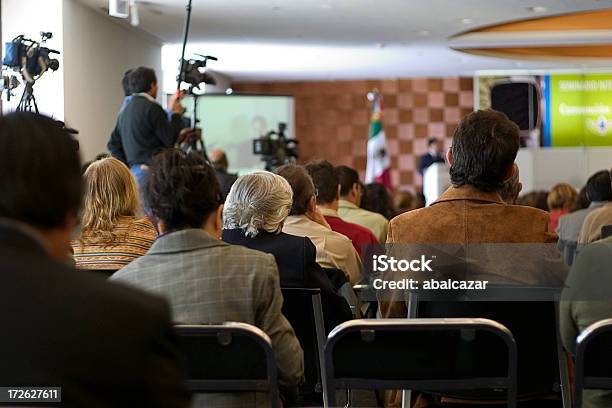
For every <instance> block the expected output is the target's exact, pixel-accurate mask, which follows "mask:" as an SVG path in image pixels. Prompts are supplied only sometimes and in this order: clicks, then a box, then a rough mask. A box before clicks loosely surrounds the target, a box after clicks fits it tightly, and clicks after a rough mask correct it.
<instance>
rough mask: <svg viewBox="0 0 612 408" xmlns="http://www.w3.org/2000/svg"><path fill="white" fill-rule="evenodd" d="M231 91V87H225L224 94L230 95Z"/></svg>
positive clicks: (232, 91)
mask: <svg viewBox="0 0 612 408" xmlns="http://www.w3.org/2000/svg"><path fill="white" fill-rule="evenodd" d="M233 93H234V90H233V89H232V88H227V89H226V90H225V94H226V95H231V94H233Z"/></svg>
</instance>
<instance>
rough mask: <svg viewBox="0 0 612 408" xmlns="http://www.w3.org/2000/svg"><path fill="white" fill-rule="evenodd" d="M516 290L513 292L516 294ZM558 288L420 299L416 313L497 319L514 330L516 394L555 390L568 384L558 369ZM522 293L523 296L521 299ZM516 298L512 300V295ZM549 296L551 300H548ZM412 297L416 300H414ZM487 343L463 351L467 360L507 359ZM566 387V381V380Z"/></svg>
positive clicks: (493, 395) (486, 395)
mask: <svg viewBox="0 0 612 408" xmlns="http://www.w3.org/2000/svg"><path fill="white" fill-rule="evenodd" d="M512 293H514V294H515V296H513V295H512ZM556 294H558V290H557V289H548V288H524V287H521V288H503V287H500V288H491V289H487V292H486V294H485V295H482V297H481V299H480V300H467V301H436V300H424V301H421V300H418V294H417V295H416V298H417V301H416V304H415V309H416V310H414V314H410V317H418V318H483V319H490V320H493V321H496V322H498V323H500V324H502V325H504V326H505V327H507V328H508V330H510V332H511V333H512V336H513V337H514V340H515V341H516V344H517V347H518V350H519V353H518V360H517V361H518V384H517V387H518V394H519V396H533V395H544V394H548V395H550V394H552V393H557V392H559V390H560V389H561V387H562V385H564V384H563V383H564V381H563V379H562V376H561V372H560V358H561V357H560V350H561V346H560V342H559V334H558V324H557V305H556V303H555V301H554V299H555V296H556ZM521 297H522V298H521ZM510 299H512V300H510ZM546 299H549V300H546ZM413 301H414V299H413ZM493 351H494V350H493V349H487V345H486V344H484V345H483V347H482V348H481V349H472V350H471V352H470V353H467V352H464V353H462V354H461V358H462V359H463V360H465V363H466V364H472V365H475V366H478V365H481V364H485V365H490V364H491V363H493V362H495V363H496V364H499V365H500V367H503V366H504V365H505V361H504V360H503V359H500V358H497V357H496V356H495V354H494V353H493ZM565 385H566V386H567V384H565ZM443 393H444V395H448V396H454V397H457V398H467V399H494V400H497V399H500V397H502V395H501V393H500V392H498V391H495V390H489V391H486V390H481V391H478V392H474V391H469V392H456V391H452V390H448V391H444V392H443Z"/></svg>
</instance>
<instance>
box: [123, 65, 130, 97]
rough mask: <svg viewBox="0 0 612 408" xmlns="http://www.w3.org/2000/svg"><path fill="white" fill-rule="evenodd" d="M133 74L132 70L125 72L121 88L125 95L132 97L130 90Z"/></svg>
mask: <svg viewBox="0 0 612 408" xmlns="http://www.w3.org/2000/svg"><path fill="white" fill-rule="evenodd" d="M131 73H132V70H131V69H128V70H127V71H125V74H123V78H122V79H121V87H123V95H125V96H130V95H131V94H132V90H131V88H130V74H131Z"/></svg>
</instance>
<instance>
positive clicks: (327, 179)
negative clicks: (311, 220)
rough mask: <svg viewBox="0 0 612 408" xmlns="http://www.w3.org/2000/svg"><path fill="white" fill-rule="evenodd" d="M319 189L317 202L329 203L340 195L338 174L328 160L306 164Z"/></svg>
mask: <svg viewBox="0 0 612 408" xmlns="http://www.w3.org/2000/svg"><path fill="white" fill-rule="evenodd" d="M304 167H305V168H306V171H308V174H310V178H311V179H312V182H313V183H314V186H315V188H316V190H317V203H318V204H329V203H332V202H333V201H335V200H336V198H337V197H338V184H339V181H338V176H337V175H336V170H335V169H334V166H333V165H332V164H331V163H330V162H328V161H327V160H315V161H311V162H309V163H307V164H306V166H304Z"/></svg>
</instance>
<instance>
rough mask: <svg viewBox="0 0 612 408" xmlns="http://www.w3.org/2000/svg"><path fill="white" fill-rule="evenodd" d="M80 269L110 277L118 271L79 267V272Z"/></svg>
mask: <svg viewBox="0 0 612 408" xmlns="http://www.w3.org/2000/svg"><path fill="white" fill-rule="evenodd" d="M80 271H83V272H85V273H91V274H94V275H98V276H100V277H101V278H104V279H108V278H110V277H111V276H112V275H113V274H114V273H115V272H117V269H79V272H80Z"/></svg>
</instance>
